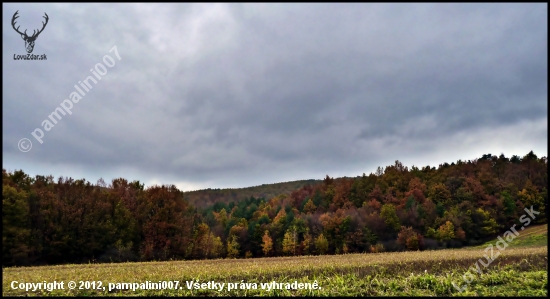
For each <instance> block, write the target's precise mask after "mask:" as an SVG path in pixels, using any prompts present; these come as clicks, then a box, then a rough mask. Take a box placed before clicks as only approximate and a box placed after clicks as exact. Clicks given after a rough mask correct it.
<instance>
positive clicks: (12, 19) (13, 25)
mask: <svg viewBox="0 0 550 299" xmlns="http://www.w3.org/2000/svg"><path fill="white" fill-rule="evenodd" d="M18 12H19V10H18V11H16V12H15V13H14V14H13V18H11V26H12V27H13V30H15V31H16V32H17V33H19V34H21V35H27V30H25V33H23V32H21V31H19V27H21V26H18V27H17V28H15V19H17V18H19V16H18V15H17V13H18Z"/></svg>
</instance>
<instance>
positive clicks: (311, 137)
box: [2, 3, 548, 189]
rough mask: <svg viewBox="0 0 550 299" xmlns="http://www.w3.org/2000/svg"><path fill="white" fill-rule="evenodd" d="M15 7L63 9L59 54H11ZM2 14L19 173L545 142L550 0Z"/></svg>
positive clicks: (231, 173)
mask: <svg viewBox="0 0 550 299" xmlns="http://www.w3.org/2000/svg"><path fill="white" fill-rule="evenodd" d="M15 11H19V15H20V18H19V19H18V25H21V26H22V28H29V29H31V30H32V28H38V27H39V26H41V21H42V20H43V19H41V16H42V15H43V13H44V12H47V13H48V15H49V17H50V20H49V23H48V25H47V27H46V28H45V30H44V32H42V34H41V35H40V36H39V38H38V39H37V41H36V45H35V49H34V52H33V54H39V55H40V54H46V55H47V60H46V61H20V60H14V58H13V57H14V54H24V53H25V49H24V42H23V41H22V39H21V38H20V37H19V36H18V34H17V33H16V32H15V31H14V30H13V28H12V27H11V24H10V22H11V19H12V16H13V13H15ZM3 21H4V26H3V36H2V40H3V89H2V90H3V91H2V96H3V154H4V164H3V167H4V168H9V169H11V170H14V169H19V168H22V169H23V170H25V171H27V172H29V173H31V174H50V173H51V174H55V175H64V176H77V175H84V176H85V177H86V178H87V179H89V180H91V181H94V180H96V179H98V178H99V177H103V178H105V179H106V180H107V179H112V178H115V177H117V176H123V177H126V178H128V179H139V180H141V181H145V182H149V183H152V182H154V183H176V184H177V185H178V186H179V187H181V188H183V189H186V188H187V189H193V188H199V187H200V188H203V187H228V186H233V187H244V186H250V185H256V184H261V183H272V182H279V181H289V180H295V179H309V178H322V177H323V176H324V175H325V174H329V175H348V176H350V175H351V176H355V175H359V174H361V173H362V172H367V173H368V172H371V171H374V170H375V169H376V166H385V165H388V164H393V161H394V160H397V159H398V160H400V161H402V162H403V163H404V164H405V165H409V166H410V165H411V164H416V165H419V164H420V163H432V164H433V165H435V164H436V163H442V162H446V161H448V162H451V161H455V160H457V159H473V158H475V157H478V156H480V155H481V154H483V153H487V152H491V151H492V153H493V154H500V153H501V152H503V153H505V154H506V155H507V156H510V155H512V154H518V155H524V154H526V153H527V152H528V151H529V150H534V151H535V153H536V154H538V155H543V156H546V155H547V141H548V139H547V134H548V126H547V118H548V116H547V109H548V104H547V98H548V38H547V36H548V29H547V28H548V10H547V4H542V3H541V4H204V3H203V4H90V3H88V4H15V3H10V4H3ZM114 46H116V47H117V50H118V52H119V54H120V56H121V60H118V59H115V65H114V66H113V67H111V68H107V73H106V74H105V75H103V76H102V77H101V80H98V81H97V84H95V85H94V84H92V85H93V87H92V89H91V90H90V91H89V92H87V93H86V95H85V96H84V97H83V98H82V99H81V100H80V101H79V102H78V103H75V104H74V107H73V108H72V114H71V115H66V116H63V118H62V119H60V120H59V121H58V122H57V123H56V124H55V126H54V127H53V128H52V129H51V130H50V131H47V132H46V131H45V132H44V138H43V144H40V143H39V142H38V141H37V140H35V138H34V137H33V136H32V135H31V132H33V131H34V130H35V129H36V128H39V129H43V127H42V121H44V120H45V119H47V118H48V116H49V115H50V114H51V113H52V112H53V111H54V110H55V109H56V108H57V107H59V105H60V103H61V102H63V101H64V100H65V99H69V95H70V94H71V93H72V92H73V91H75V88H74V87H73V86H74V85H77V84H78V82H79V81H82V80H85V79H86V78H87V77H88V76H93V75H92V73H91V72H90V69H93V68H94V67H95V65H96V64H97V63H103V57H104V56H105V55H110V56H111V57H113V58H115V56H114V53H113V52H109V51H110V50H111V49H112V48H113V47H114ZM21 138H28V139H29V140H30V141H31V142H32V143H33V147H32V149H31V150H30V151H29V152H26V153H23V152H21V151H20V150H19V149H18V141H19V140H20V139H21ZM44 171H45V173H44Z"/></svg>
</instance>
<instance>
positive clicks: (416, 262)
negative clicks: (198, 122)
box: [2, 246, 548, 296]
mask: <svg viewBox="0 0 550 299" xmlns="http://www.w3.org/2000/svg"><path fill="white" fill-rule="evenodd" d="M484 254H487V255H490V254H491V252H485V251H484V250H483V249H478V250H473V249H471V248H470V249H458V250H438V251H422V252H395V253H376V254H348V255H329V256H304V257H278V258H258V259H256V258H254V259H225V260H205V261H172V262H148V263H121V264H89V265H62V266H43V267H19V268H5V269H3V270H2V272H3V273H2V274H3V282H2V295H4V296H9V295H15V296H18V295H23V296H25V295H28V296H59V295H61V296H75V295H84V296H95V295H115V296H116V295H123V296H130V295H140V296H144V295H153V296H156V295H168V296H243V295H244V296H256V295H260V296H262V295H264V296H273V295H290V296H307V295H315V296H337V295H344V296H358V295H361V296H405V295H412V296H418V295H423V296H472V295H473V296H496V295H499V296H501V295H507V296H546V295H547V282H546V281H547V277H548V274H547V268H548V255H547V246H533V247H518V248H509V249H506V250H503V251H501V252H500V254H499V255H498V257H496V258H495V259H494V261H493V262H492V263H490V264H489V266H488V267H487V268H485V267H484V266H480V267H481V268H480V269H481V271H482V274H479V273H476V271H475V270H471V271H470V273H472V275H470V276H467V278H468V279H469V280H472V281H471V283H469V284H466V283H465V282H464V280H463V275H464V274H465V273H466V272H467V270H468V268H472V269H475V266H474V265H475V263H476V261H478V260H479V259H482V261H484V262H485V263H487V261H486V259H485V258H484V257H483V255H484ZM493 254H495V255H497V252H496V250H495V252H494V253H493ZM478 265H480V264H479V262H478ZM159 280H160V281H168V280H169V281H179V285H178V289H176V290H174V289H167V290H141V289H136V290H135V291H133V290H111V292H109V283H122V282H128V283H133V282H137V283H145V282H146V281H151V282H158V281H159ZM197 280H198V281H199V282H200V283H207V282H209V281H215V282H216V283H225V285H224V288H223V289H222V290H221V291H220V290H218V289H217V290H214V289H194V288H193V287H192V286H191V285H189V286H191V289H189V288H188V285H187V283H186V282H187V281H188V282H191V281H194V282H196V281H197ZM13 281H17V282H16V283H14V284H15V285H16V286H18V285H19V284H20V283H39V282H44V281H45V282H53V281H57V282H61V281H63V282H64V288H65V289H64V290H52V291H47V290H37V291H34V292H33V291H30V290H29V291H25V290H24V289H23V290H20V289H13V288H12V282H13ZM69 281H75V282H77V289H75V290H69V289H68V286H67V284H68V282H69ZM79 281H90V282H92V281H95V282H96V285H95V288H96V289H95V290H91V289H86V285H85V284H83V285H82V286H83V289H79V284H80V283H79ZM99 281H101V282H102V285H101V286H98V284H97V282H99ZM272 281H276V282H277V283H293V282H295V281H297V282H298V283H310V284H313V283H314V282H316V283H317V284H315V285H313V287H317V286H318V287H319V288H318V289H296V287H297V286H296V285H294V286H292V285H289V286H290V288H291V289H286V288H285V287H286V285H282V286H281V287H282V289H275V288H271V289H270V290H268V289H267V287H266V286H265V285H264V287H265V289H262V285H261V284H262V283H270V282H272ZM229 283H233V284H234V285H232V286H233V287H234V288H235V289H232V290H228V287H229ZM241 283H243V284H242V285H241ZM244 283H248V286H246V285H245V284H244ZM453 283H455V284H456V286H457V287H460V288H462V287H463V286H466V288H465V289H464V290H463V291H462V292H460V291H459V290H458V289H457V288H455V286H453ZM254 284H257V285H256V287H257V289H254V288H253V287H254ZM112 286H113V285H112ZM114 286H116V285H114ZM172 286H174V282H172ZM240 286H242V287H243V289H240V288H239V287H240ZM271 286H272V287H273V285H271ZM92 287H93V286H88V288H92ZM103 287H104V288H105V290H103ZM205 287H206V288H207V285H205ZM247 287H248V288H250V289H246V288H247ZM180 288H181V289H180Z"/></svg>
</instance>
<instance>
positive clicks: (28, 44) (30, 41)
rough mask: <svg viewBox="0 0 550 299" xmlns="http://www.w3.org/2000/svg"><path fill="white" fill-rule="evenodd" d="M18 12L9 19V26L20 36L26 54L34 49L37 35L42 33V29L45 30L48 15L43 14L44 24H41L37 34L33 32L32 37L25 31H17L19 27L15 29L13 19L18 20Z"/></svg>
mask: <svg viewBox="0 0 550 299" xmlns="http://www.w3.org/2000/svg"><path fill="white" fill-rule="evenodd" d="M18 12H19V11H16V12H15V13H14V14H13V18H12V19H11V26H12V27H13V29H14V30H15V31H16V32H17V33H19V34H20V35H21V38H22V39H23V40H24V41H25V48H26V49H27V53H32V50H33V49H34V41H35V40H36V38H37V37H38V35H39V34H40V33H42V31H44V28H46V25H47V24H48V19H49V17H48V14H46V13H44V14H45V15H46V16H43V18H44V19H46V23H44V22H42V25H43V26H42V29H40V30H38V32H36V30H34V31H33V33H32V35H31V36H28V35H27V30H26V29H25V32H21V31H19V27H21V26H17V28H15V19H17V18H19V16H18V15H17V13H18Z"/></svg>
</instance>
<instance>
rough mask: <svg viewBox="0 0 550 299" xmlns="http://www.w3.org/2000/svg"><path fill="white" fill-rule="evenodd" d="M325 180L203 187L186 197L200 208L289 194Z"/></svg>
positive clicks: (187, 194) (190, 192)
mask: <svg viewBox="0 0 550 299" xmlns="http://www.w3.org/2000/svg"><path fill="white" fill-rule="evenodd" d="M322 182H323V180H314V179H310V180H299V181H290V182H283V183H274V184H262V185H258V186H253V187H246V188H224V189H219V188H218V189H211V188H208V189H202V190H195V191H186V192H184V196H185V198H186V199H187V200H188V201H189V203H191V204H192V205H194V206H195V207H198V208H205V207H207V206H211V205H213V204H214V203H216V202H224V203H229V202H232V201H235V202H238V201H240V200H243V199H247V198H250V197H251V196H253V197H255V198H259V197H263V198H265V199H271V198H273V197H275V196H278V195H281V194H286V195H289V194H290V193H291V192H292V191H295V190H297V189H300V188H302V187H303V186H305V185H316V184H320V183H322Z"/></svg>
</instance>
